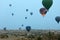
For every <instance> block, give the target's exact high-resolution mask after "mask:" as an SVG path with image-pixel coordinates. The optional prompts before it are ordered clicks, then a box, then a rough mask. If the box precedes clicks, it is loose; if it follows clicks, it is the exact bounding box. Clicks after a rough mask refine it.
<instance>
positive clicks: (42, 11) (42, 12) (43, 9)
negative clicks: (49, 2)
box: [39, 8, 47, 16]
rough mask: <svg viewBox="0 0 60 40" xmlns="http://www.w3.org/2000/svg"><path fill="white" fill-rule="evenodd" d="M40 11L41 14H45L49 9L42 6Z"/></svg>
mask: <svg viewBox="0 0 60 40" xmlns="http://www.w3.org/2000/svg"><path fill="white" fill-rule="evenodd" d="M39 12H40V14H41V15H42V16H45V15H46V13H47V9H46V8H41V9H40V10H39Z"/></svg>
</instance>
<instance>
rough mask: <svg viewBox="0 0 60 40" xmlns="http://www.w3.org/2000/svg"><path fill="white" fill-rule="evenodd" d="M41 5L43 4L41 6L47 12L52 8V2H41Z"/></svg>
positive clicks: (46, 0) (44, 0)
mask: <svg viewBox="0 0 60 40" xmlns="http://www.w3.org/2000/svg"><path fill="white" fill-rule="evenodd" d="M42 4H43V6H44V7H45V8H46V9H47V10H49V8H50V7H51V6H52V4H53V0H43V1H42Z"/></svg>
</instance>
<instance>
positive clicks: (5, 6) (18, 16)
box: [0, 0, 60, 30]
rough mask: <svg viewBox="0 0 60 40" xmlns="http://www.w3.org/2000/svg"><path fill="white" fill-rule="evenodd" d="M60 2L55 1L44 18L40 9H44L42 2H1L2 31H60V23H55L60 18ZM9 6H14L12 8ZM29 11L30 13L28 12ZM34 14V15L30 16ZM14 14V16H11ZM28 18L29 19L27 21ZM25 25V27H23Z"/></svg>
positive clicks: (36, 0)
mask: <svg viewBox="0 0 60 40" xmlns="http://www.w3.org/2000/svg"><path fill="white" fill-rule="evenodd" d="M59 3H60V0H53V5H52V6H51V8H50V9H49V11H48V12H47V14H46V15H45V17H43V16H42V15H41V14H40V13H39V9H40V8H43V7H44V6H43V5H42V0H0V29H3V28H4V27H6V28H7V29H18V28H20V27H21V28H22V29H25V27H26V26H31V28H32V29H54V30H60V23H59V24H58V23H57V22H56V21H55V17H56V16H60V5H59ZM9 4H12V6H11V7H10V6H9ZM26 9H28V12H26ZM30 12H33V15H32V16H31V15H30ZM12 13H14V16H12V15H11V14H12ZM25 17H27V19H25ZM22 24H23V25H24V26H23V27H22V26H21V25H22Z"/></svg>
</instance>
